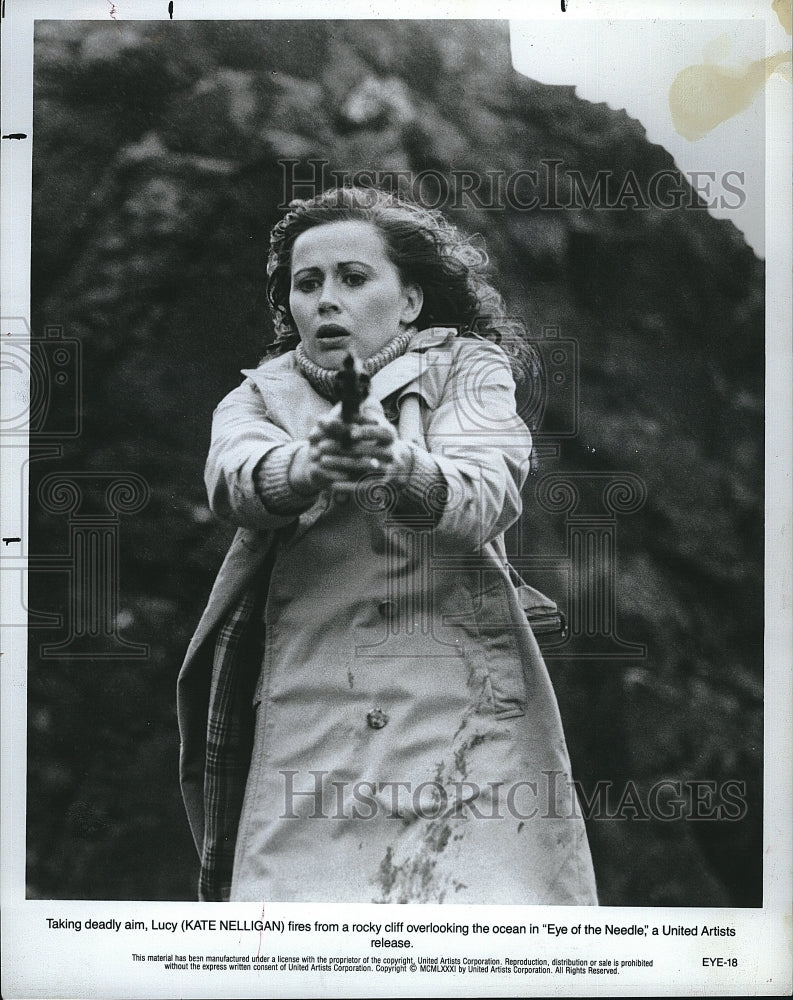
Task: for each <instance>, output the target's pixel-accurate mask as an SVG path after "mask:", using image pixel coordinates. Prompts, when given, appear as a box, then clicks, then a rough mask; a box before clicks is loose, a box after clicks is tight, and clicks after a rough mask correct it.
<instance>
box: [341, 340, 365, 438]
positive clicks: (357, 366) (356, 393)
mask: <svg viewBox="0 0 793 1000" xmlns="http://www.w3.org/2000/svg"><path fill="white" fill-rule="evenodd" d="M369 381H370V379H369V375H368V374H367V372H366V371H365V370H364V367H363V363H362V362H361V361H360V359H359V358H357V357H356V356H355V355H354V354H352V353H350V354H348V355H347V356H346V357H345V359H344V361H343V363H342V367H341V369H340V371H339V372H338V373H337V374H336V400H337V402H340V403H341V419H342V420H343V421H344V424H345V428H346V430H345V434H344V436H343V437H342V439H341V440H342V444H343V446H344V447H345V448H349V447H350V444H351V443H352V439H351V437H350V432H349V428H350V427H352V425H353V424H354V423H355V422H356V421H357V419H358V417H359V416H360V414H361V403H362V402H363V401H364V400H365V399H366V397H367V396H368V395H369Z"/></svg>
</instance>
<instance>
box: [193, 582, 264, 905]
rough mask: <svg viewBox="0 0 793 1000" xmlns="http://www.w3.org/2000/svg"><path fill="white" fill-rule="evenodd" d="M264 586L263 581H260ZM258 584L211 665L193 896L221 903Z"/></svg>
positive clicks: (242, 755)
mask: <svg viewBox="0 0 793 1000" xmlns="http://www.w3.org/2000/svg"><path fill="white" fill-rule="evenodd" d="M264 582H265V583H266V577H265V581H264ZM265 592H266V587H265V586H264V585H263V582H262V581H261V580H258V581H257V582H256V583H254V584H253V585H252V586H251V587H249V588H248V589H247V590H246V591H245V592H244V593H243V595H242V597H241V598H240V599H239V601H238V602H237V604H236V605H235V606H234V608H232V610H231V612H230V614H229V615H228V616H227V617H226V619H225V620H224V622H223V624H222V625H221V626H220V629H219V630H218V634H217V639H216V640H215V650H214V657H213V662H212V681H211V687H210V695H209V716H208V719H207V749H206V771H205V774H204V815H205V824H206V825H205V830H204V845H203V850H202V854H201V874H200V877H199V885H198V898H199V899H200V900H202V901H209V902H226V901H228V899H229V895H230V892H231V876H232V872H233V868H234V850H235V844H236V840H237V828H238V826H239V821H240V814H241V812H242V802H243V797H244V795H245V783H246V780H247V777H248V770H249V768H250V761H251V752H252V748H253V731H254V719H255V714H254V709H253V694H254V690H255V687H256V681H257V679H258V676H259V671H260V669H261V666H262V657H263V653H264V623H263V620H262V613H263V608H264V605H263V601H264V595H265Z"/></svg>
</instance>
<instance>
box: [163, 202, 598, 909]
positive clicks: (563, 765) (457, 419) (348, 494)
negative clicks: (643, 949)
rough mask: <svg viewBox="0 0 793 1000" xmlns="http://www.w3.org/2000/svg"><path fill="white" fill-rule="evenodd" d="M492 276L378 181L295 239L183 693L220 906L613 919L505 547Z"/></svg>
mask: <svg viewBox="0 0 793 1000" xmlns="http://www.w3.org/2000/svg"><path fill="white" fill-rule="evenodd" d="M485 264H486V258H485V255H484V254H483V253H482V252H481V251H479V250H476V249H475V248H474V247H473V246H472V244H471V243H470V242H467V241H466V240H464V239H463V238H462V237H461V235H460V234H459V233H458V232H457V231H456V229H455V228H454V227H452V226H451V225H450V224H449V223H448V222H446V221H445V220H444V219H443V218H442V217H441V216H440V215H439V214H438V213H434V212H429V211H426V210H423V209H421V208H419V207H418V206H415V205H410V204H408V203H405V202H402V201H400V200H399V199H397V198H395V197H392V196H390V195H386V194H384V193H382V192H377V191H373V190H371V189H355V188H346V189H338V190H335V191H330V192H326V193H324V194H322V195H319V196H317V197H316V198H314V199H312V200H311V201H308V202H297V203H293V205H292V206H291V209H290V211H289V212H288V213H287V215H286V217H285V218H284V220H283V221H282V222H280V223H279V224H278V225H277V226H276V227H275V229H274V230H273V234H272V240H271V253H270V262H269V267H268V298H269V301H270V304H271V307H272V311H273V316H274V321H275V327H276V334H277V339H276V343H275V347H274V349H273V351H272V352H271V354H272V356H271V357H270V358H268V359H266V360H265V361H264V362H263V363H262V364H261V365H260V366H259V367H258V368H256V369H255V370H250V371H245V372H244V373H243V374H245V376H246V379H245V381H244V382H243V383H242V385H241V386H239V388H237V389H235V390H234V391H233V392H231V393H230V394H229V395H228V396H227V397H226V398H225V399H224V400H223V402H222V403H221V404H220V406H219V407H218V408H217V410H216V412H215V415H214V420H213V429H212V443H211V448H210V452H209V458H208V462H207V468H206V482H207V488H208V491H209V497H210V502H211V506H212V509H213V510H214V511H215V513H217V514H218V515H220V516H221V517H224V518H227V519H228V520H230V521H232V522H233V523H234V524H236V525H237V526H238V528H239V530H238V532H237V536H236V538H235V540H234V543H233V545H232V547H231V550H230V552H229V554H228V556H227V557H226V560H225V562H224V564H223V567H222V568H221V570H220V573H219V575H218V579H217V581H216V583H215V587H214V589H213V591H212V595H211V597H210V600H209V605H208V607H207V610H206V611H205V613H204V616H203V618H202V620H201V623H200V624H199V627H198V631H197V632H196V635H195V636H194V638H193V641H192V643H191V646H190V649H189V651H188V654H187V658H186V660H185V664H184V666H183V668H182V672H181V674H180V679H179V692H178V694H179V718H180V728H181V733H182V758H181V767H182V784H183V790H184V795H185V802H186V805H187V811H188V816H189V818H190V822H191V826H192V829H193V834H194V837H195V840H196V844H197V847H198V851H199V854H200V856H201V861H202V873H201V886H200V896H201V898H203V899H228V898H230V899H235V900H239V899H243V900H265V899H267V900H280V901H297V900H322V901H338V902H372V901H375V902H422V903H424V902H426V903H432V902H436V903H437V902H455V903H505V902H514V903H595V902H596V895H595V886H594V878H593V874H592V867H591V861H590V856H589V849H588V845H587V841H586V834H585V831H584V826H583V822H582V820H581V818H580V816H579V814H578V810H577V808H576V798H575V791H574V789H573V786H572V784H571V779H570V768H569V760H568V756H567V751H566V747H565V743H564V737H563V733H562V728H561V723H560V719H559V713H558V709H557V706H556V701H555V698H554V695H553V691H552V689H551V686H550V682H549V679H548V674H547V671H546V669H545V665H544V663H543V661H542V658H541V656H540V652H539V649H538V646H537V643H536V641H535V639H534V636H533V634H532V632H531V629H530V628H529V626H528V624H527V621H526V618H525V616H524V615H523V612H522V610H521V608H520V605H519V602H518V598H517V593H516V590H515V587H514V586H513V584H512V583H511V581H510V577H509V572H508V568H507V564H506V560H505V558H504V555H503V551H504V550H503V537H502V536H503V533H504V531H505V530H506V529H507V528H509V527H510V525H512V524H514V522H515V521H516V520H517V519H518V517H519V515H520V513H521V499H520V491H521V487H522V485H523V483H524V481H525V478H526V475H527V472H528V469H529V459H530V451H531V437H530V434H529V432H528V430H527V428H526V426H525V425H524V423H523V422H522V421H521V419H520V418H519V417H518V415H517V413H516V409H515V384H514V380H513V374H512V370H511V365H512V364H514V365H515V366H516V367H518V368H519V367H520V365H521V341H520V340H519V339H517V338H512V340H511V345H512V354H513V356H512V358H511V359H510V357H509V356H508V355H507V354H506V353H505V352H504V351H503V350H502V349H501V348H500V347H498V346H496V344H495V343H493V342H491V341H490V340H489V339H486V338H484V337H482V336H481V335H477V334H475V333H473V331H472V327H473V325H474V323H475V322H476V323H477V325H478V327H479V329H482V328H483V326H482V318H483V315H484V316H486V317H489V319H490V327H489V328H488V326H487V323H486V324H485V326H484V328H485V330H486V331H489V332H490V333H492V334H496V335H503V334H505V333H506V334H508V333H509V332H510V331H509V329H508V326H509V324H508V322H507V321H506V320H505V319H503V306H502V304H501V300H500V297H499V296H498V295H497V293H496V292H495V291H494V289H493V288H492V287H491V286H490V285H489V284H488V283H487V281H486V280H485V278H484V276H483V272H484V268H485ZM499 317H502V318H501V319H499ZM499 327H501V329H499ZM348 355H355V356H357V357H358V358H360V359H363V367H364V370H365V375H368V380H367V379H366V378H365V377H364V378H362V379H360V385H361V389H362V393H363V391H364V390H363V387H364V384H365V383H366V382H367V381H368V383H369V384H368V395H367V396H366V398H365V399H364V400H363V402H362V403H361V405H360V413H359V415H358V416H357V417H356V418H355V420H354V421H353V422H352V423H350V422H348V421H345V420H344V419H343V414H342V407H341V404H339V403H338V402H336V400H337V394H338V386H339V382H338V377H337V373H338V371H339V370H340V369H341V368H342V366H343V365H344V362H345V358H347V356H348ZM353 388H355V385H353Z"/></svg>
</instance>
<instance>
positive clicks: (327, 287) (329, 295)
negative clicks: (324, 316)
mask: <svg viewBox="0 0 793 1000" xmlns="http://www.w3.org/2000/svg"><path fill="white" fill-rule="evenodd" d="M317 308H318V309H319V311H320V312H321V313H326V312H332V311H333V310H335V309H338V308H339V303H338V298H337V296H336V289H335V287H334V285H333V282H332V281H325V282H324V283H323V285H322V290H321V292H320V296H319V302H318V303H317Z"/></svg>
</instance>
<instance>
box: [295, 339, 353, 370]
mask: <svg viewBox="0 0 793 1000" xmlns="http://www.w3.org/2000/svg"><path fill="white" fill-rule="evenodd" d="M303 350H304V351H305V352H306V356H307V357H308V358H309V359H310V360H311V361H313V362H314V363H315V364H318V365H319V366H320V367H321V368H341V367H342V365H343V363H344V359H345V358H346V357H347V355H348V354H349V353H350V351H353V350H354V347H353V344H352V341H351V340H350V338H349V337H328V338H327V339H325V340H322V341H318V342H317V341H315V342H314V343H313V344H311V345H310V346H309V345H306V344H304V345H303Z"/></svg>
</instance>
